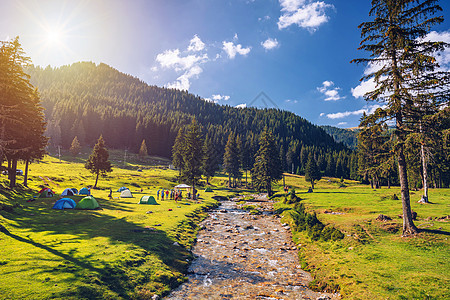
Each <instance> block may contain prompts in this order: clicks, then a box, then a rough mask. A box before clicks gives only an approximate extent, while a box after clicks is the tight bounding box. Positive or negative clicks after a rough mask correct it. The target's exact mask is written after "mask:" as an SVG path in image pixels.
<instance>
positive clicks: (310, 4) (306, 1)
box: [278, 0, 334, 32]
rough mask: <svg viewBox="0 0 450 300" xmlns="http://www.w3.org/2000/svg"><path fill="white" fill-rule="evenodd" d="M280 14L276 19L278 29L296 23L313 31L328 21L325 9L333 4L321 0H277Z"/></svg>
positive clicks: (332, 7)
mask: <svg viewBox="0 0 450 300" xmlns="http://www.w3.org/2000/svg"><path fill="white" fill-rule="evenodd" d="M279 1H280V5H281V12H282V15H281V16H280V18H279V20H278V29H280V30H281V29H283V28H286V27H289V26H291V25H293V24H296V25H297V26H299V27H302V28H306V29H308V30H309V31H311V32H314V31H315V30H316V29H317V28H318V27H319V26H320V25H322V24H323V23H326V22H328V19H329V17H328V16H327V15H326V13H325V10H326V9H329V8H331V9H334V6H333V5H331V4H327V3H325V2H323V1H311V0H279Z"/></svg>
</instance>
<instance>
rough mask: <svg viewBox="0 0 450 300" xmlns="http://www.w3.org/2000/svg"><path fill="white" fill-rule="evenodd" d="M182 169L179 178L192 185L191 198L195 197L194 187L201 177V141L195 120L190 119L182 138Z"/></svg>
mask: <svg viewBox="0 0 450 300" xmlns="http://www.w3.org/2000/svg"><path fill="white" fill-rule="evenodd" d="M182 154H183V168H182V171H181V178H182V179H185V180H187V181H188V182H189V183H190V184H191V185H192V190H193V193H192V198H193V199H194V196H195V185H196V183H197V182H198V180H199V179H200V178H201V176H202V175H203V169H202V167H203V160H204V152H203V139H202V132H201V128H200V126H199V125H198V123H197V120H196V119H195V118H194V119H192V123H191V124H190V125H189V127H188V129H187V132H186V135H185V137H184V149H183V153H182Z"/></svg>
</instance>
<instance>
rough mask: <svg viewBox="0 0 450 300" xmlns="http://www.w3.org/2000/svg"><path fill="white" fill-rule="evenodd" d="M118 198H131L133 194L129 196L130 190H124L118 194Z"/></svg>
mask: <svg viewBox="0 0 450 300" xmlns="http://www.w3.org/2000/svg"><path fill="white" fill-rule="evenodd" d="M120 198H133V194H131V191H130V190H128V189H126V190H123V191H122V192H121V193H120Z"/></svg>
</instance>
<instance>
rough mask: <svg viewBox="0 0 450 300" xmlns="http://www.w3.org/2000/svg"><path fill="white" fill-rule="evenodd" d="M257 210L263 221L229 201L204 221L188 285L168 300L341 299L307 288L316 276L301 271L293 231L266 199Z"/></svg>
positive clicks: (256, 201)
mask: <svg viewBox="0 0 450 300" xmlns="http://www.w3.org/2000/svg"><path fill="white" fill-rule="evenodd" d="M249 204H251V205H257V206H259V208H260V210H263V214H262V215H258V216H252V215H250V214H249V213H248V212H246V211H244V210H241V209H238V208H237V206H236V203H235V202H234V201H223V202H221V205H220V207H219V208H217V209H216V210H213V211H212V212H210V215H209V217H208V218H207V219H206V220H205V221H203V223H202V225H203V228H204V229H203V230H201V231H200V232H199V235H198V238H197V243H196V245H195V246H194V248H193V253H194V255H195V257H196V259H195V260H194V261H193V262H192V265H191V266H190V268H189V274H188V281H187V282H186V283H184V284H183V285H181V286H180V287H179V288H178V289H176V290H174V291H173V292H172V293H171V294H170V295H169V296H168V297H166V298H165V299H174V300H175V299H179V300H184V299H338V297H337V295H332V294H323V293H316V292H313V291H311V290H309V289H308V288H307V284H308V282H310V281H311V280H312V278H311V275H310V274H309V273H307V272H305V271H303V270H302V269H301V268H300V265H299V261H298V255H297V251H298V249H297V248H296V246H295V245H294V244H293V243H292V238H291V234H290V232H289V227H287V226H282V224H281V223H280V220H279V218H278V216H276V215H274V214H272V203H271V202H270V201H267V200H266V199H265V198H263V197H261V198H259V200H255V201H252V203H249Z"/></svg>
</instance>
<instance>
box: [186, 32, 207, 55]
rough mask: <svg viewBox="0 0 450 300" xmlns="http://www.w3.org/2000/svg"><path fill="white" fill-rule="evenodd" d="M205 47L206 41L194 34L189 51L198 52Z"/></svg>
mask: <svg viewBox="0 0 450 300" xmlns="http://www.w3.org/2000/svg"><path fill="white" fill-rule="evenodd" d="M203 49H205V43H203V42H202V40H201V39H200V38H199V37H198V35H194V37H193V38H192V39H191V41H190V43H189V47H188V51H195V52H198V51H202V50H203Z"/></svg>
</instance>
